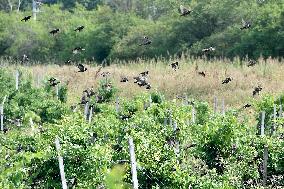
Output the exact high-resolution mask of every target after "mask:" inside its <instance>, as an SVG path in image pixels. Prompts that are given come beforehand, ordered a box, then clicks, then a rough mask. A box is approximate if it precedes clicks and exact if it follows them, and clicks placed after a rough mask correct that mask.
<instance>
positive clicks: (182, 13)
mask: <svg viewBox="0 0 284 189" xmlns="http://www.w3.org/2000/svg"><path fill="white" fill-rule="evenodd" d="M179 11H180V16H187V15H189V14H190V13H191V12H192V10H190V9H189V8H185V7H184V6H183V5H180V7H179Z"/></svg>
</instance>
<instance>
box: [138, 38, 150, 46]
mask: <svg viewBox="0 0 284 189" xmlns="http://www.w3.org/2000/svg"><path fill="white" fill-rule="evenodd" d="M151 43H152V41H151V40H150V39H149V37H147V36H144V37H143V40H142V43H140V44H139V46H142V45H150V44H151Z"/></svg>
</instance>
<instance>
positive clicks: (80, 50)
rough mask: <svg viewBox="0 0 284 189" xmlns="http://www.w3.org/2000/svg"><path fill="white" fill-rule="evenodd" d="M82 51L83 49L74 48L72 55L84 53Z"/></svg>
mask: <svg viewBox="0 0 284 189" xmlns="http://www.w3.org/2000/svg"><path fill="white" fill-rule="evenodd" d="M84 50H86V49H84V48H82V47H75V48H74V49H73V50H72V53H73V54H78V53H80V52H82V51H84Z"/></svg>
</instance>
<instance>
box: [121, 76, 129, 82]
mask: <svg viewBox="0 0 284 189" xmlns="http://www.w3.org/2000/svg"><path fill="white" fill-rule="evenodd" d="M120 82H122V83H126V82H128V78H127V77H121V78H120Z"/></svg>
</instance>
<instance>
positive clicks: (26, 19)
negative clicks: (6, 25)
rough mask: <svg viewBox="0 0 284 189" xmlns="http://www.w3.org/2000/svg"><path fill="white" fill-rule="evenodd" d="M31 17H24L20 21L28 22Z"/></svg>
mask: <svg viewBox="0 0 284 189" xmlns="http://www.w3.org/2000/svg"><path fill="white" fill-rule="evenodd" d="M31 17H32V16H25V17H24V18H23V19H22V20H21V21H25V22H26V21H28V20H29V19H31Z"/></svg>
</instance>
